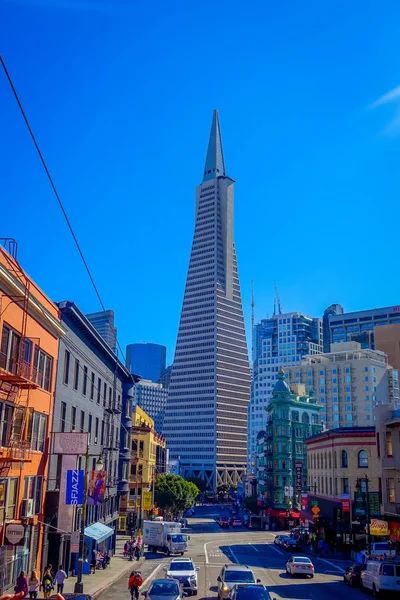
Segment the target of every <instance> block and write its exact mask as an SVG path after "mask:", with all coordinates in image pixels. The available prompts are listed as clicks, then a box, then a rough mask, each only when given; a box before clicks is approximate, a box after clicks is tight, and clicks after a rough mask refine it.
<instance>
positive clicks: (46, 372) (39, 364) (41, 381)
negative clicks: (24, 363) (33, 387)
mask: <svg viewBox="0 0 400 600" xmlns="http://www.w3.org/2000/svg"><path fill="white" fill-rule="evenodd" d="M33 366H34V367H35V369H36V376H35V381H36V383H37V384H38V385H40V387H41V388H43V389H44V390H46V391H47V392H49V391H50V386H51V374H52V370H53V359H52V358H51V356H49V355H48V354H46V352H43V350H41V349H40V348H39V346H35V356H34V360H33Z"/></svg>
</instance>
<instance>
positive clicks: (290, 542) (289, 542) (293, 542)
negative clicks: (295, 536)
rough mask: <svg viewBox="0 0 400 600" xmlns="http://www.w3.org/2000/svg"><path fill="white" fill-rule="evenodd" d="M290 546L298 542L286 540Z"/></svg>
mask: <svg viewBox="0 0 400 600" xmlns="http://www.w3.org/2000/svg"><path fill="white" fill-rule="evenodd" d="M286 541H287V543H288V544H297V542H296V540H286Z"/></svg>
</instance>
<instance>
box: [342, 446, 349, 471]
mask: <svg viewBox="0 0 400 600" xmlns="http://www.w3.org/2000/svg"><path fill="white" fill-rule="evenodd" d="M348 466H349V459H348V456H347V452H346V450H342V469H347V467H348Z"/></svg>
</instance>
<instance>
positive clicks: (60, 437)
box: [53, 432, 89, 455]
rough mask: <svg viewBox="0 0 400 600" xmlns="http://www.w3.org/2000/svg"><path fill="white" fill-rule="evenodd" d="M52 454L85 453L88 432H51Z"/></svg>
mask: <svg viewBox="0 0 400 600" xmlns="http://www.w3.org/2000/svg"><path fill="white" fill-rule="evenodd" d="M53 442H54V443H53V454H75V455H78V454H81V455H83V454H86V452H87V450H88V443H89V434H88V433H75V432H72V433H60V432H57V433H53Z"/></svg>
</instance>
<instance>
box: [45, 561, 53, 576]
mask: <svg viewBox="0 0 400 600" xmlns="http://www.w3.org/2000/svg"><path fill="white" fill-rule="evenodd" d="M46 569H48V570H49V571H50V575H51V576H52V578H53V579H54V571H53V565H51V564H48V565H47V567H46Z"/></svg>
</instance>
